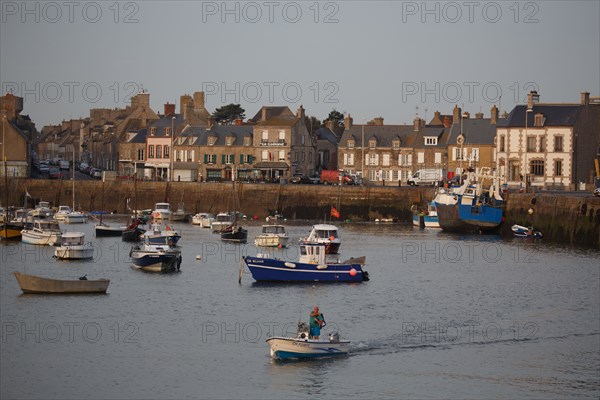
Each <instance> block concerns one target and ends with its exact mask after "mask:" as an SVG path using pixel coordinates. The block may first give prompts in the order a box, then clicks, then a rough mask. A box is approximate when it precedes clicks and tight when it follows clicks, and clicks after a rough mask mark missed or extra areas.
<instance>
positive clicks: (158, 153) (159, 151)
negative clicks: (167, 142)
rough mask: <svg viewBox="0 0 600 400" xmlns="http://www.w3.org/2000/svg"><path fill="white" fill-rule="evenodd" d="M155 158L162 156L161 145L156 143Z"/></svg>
mask: <svg viewBox="0 0 600 400" xmlns="http://www.w3.org/2000/svg"><path fill="white" fill-rule="evenodd" d="M156 158H162V146H161V145H160V144H159V145H156Z"/></svg>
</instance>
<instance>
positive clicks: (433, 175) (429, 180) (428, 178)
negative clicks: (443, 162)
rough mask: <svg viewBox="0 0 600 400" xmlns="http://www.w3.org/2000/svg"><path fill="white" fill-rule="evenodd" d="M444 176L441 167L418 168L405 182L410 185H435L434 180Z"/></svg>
mask: <svg viewBox="0 0 600 400" xmlns="http://www.w3.org/2000/svg"><path fill="white" fill-rule="evenodd" d="M443 178H444V171H443V170H442V169H441V168H431V169H420V170H417V171H416V172H415V173H414V174H413V175H412V176H411V177H409V178H408V180H407V181H406V183H408V184H409V185H410V186H418V185H435V183H436V182H439V181H441V180H442V179H443Z"/></svg>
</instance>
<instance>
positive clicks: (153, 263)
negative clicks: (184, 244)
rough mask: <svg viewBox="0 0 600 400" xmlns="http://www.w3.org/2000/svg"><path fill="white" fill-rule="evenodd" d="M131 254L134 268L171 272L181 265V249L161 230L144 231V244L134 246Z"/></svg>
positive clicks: (177, 269)
mask: <svg viewBox="0 0 600 400" xmlns="http://www.w3.org/2000/svg"><path fill="white" fill-rule="evenodd" d="M129 255H130V257H131V260H132V262H133V266H134V268H136V269H141V270H143V271H147V272H159V273H169V272H175V271H179V269H180V267H181V249H179V248H178V247H177V246H176V244H175V242H174V241H173V239H172V237H171V236H168V235H164V234H163V233H162V232H161V231H158V232H156V231H149V232H146V233H144V235H143V242H142V245H141V246H134V247H132V248H131V252H130V253H129Z"/></svg>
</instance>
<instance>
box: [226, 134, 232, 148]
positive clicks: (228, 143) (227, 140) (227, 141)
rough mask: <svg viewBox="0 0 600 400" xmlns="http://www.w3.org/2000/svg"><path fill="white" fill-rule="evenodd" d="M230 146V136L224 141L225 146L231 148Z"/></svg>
mask: <svg viewBox="0 0 600 400" xmlns="http://www.w3.org/2000/svg"><path fill="white" fill-rule="evenodd" d="M232 144H233V137H231V136H229V137H227V139H226V140H225V145H226V146H231V145H232Z"/></svg>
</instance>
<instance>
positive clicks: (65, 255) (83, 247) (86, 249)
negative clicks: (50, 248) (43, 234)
mask: <svg viewBox="0 0 600 400" xmlns="http://www.w3.org/2000/svg"><path fill="white" fill-rule="evenodd" d="M54 256H55V257H56V258H60V259H61V260H83V259H87V258H92V257H93V256H94V246H92V244H91V243H89V242H88V243H85V234H84V233H83V232H65V233H63V234H62V239H61V243H60V246H59V247H57V248H56V249H55V250H54Z"/></svg>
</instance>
